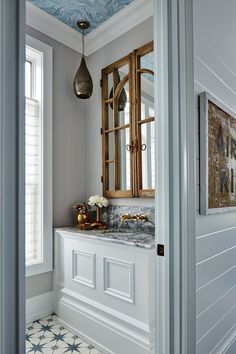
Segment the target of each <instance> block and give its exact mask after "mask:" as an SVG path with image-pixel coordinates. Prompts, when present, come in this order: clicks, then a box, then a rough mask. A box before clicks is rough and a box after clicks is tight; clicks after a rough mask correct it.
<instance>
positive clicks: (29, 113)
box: [25, 98, 42, 265]
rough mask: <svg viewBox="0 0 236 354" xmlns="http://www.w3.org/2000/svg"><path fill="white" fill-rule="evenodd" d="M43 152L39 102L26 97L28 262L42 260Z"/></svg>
mask: <svg viewBox="0 0 236 354" xmlns="http://www.w3.org/2000/svg"><path fill="white" fill-rule="evenodd" d="M40 164H41V154H40V122H39V104H38V102H37V101H36V100H32V99H29V98H27V99H26V112H25V237H26V246H25V247H26V264H27V265H29V264H34V263H38V262H40V260H41V258H42V251H41V200H40V199H41V198H40V196H41V178H40V176H41V174H40V169H41V166H40Z"/></svg>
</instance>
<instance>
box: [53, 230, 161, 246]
mask: <svg viewBox="0 0 236 354" xmlns="http://www.w3.org/2000/svg"><path fill="white" fill-rule="evenodd" d="M55 231H56V232H59V233H60V232H63V231H64V232H70V233H73V234H75V235H76V234H77V235H78V236H83V237H88V238H92V239H96V240H101V241H105V242H113V243H119V244H123V245H128V246H135V247H140V248H145V249H153V248H154V247H155V238H154V236H153V235H150V234H147V233H144V232H134V231H133V230H129V229H122V230H117V229H107V230H88V231H83V230H79V229H78V228H76V227H60V228H56V229H55Z"/></svg>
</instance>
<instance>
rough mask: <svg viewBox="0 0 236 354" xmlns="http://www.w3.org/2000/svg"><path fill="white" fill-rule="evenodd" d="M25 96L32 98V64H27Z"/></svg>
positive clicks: (28, 62)
mask: <svg viewBox="0 0 236 354" xmlns="http://www.w3.org/2000/svg"><path fill="white" fill-rule="evenodd" d="M25 96H26V97H32V63H31V62H30V61H28V60H27V61H26V62H25Z"/></svg>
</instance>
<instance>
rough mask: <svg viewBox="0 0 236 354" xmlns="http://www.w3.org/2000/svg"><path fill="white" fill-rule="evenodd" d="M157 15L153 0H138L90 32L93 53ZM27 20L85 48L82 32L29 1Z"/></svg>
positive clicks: (88, 46) (89, 48) (89, 45)
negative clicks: (82, 43) (82, 41)
mask: <svg viewBox="0 0 236 354" xmlns="http://www.w3.org/2000/svg"><path fill="white" fill-rule="evenodd" d="M152 15H153V0H135V1H133V2H132V3H131V4H130V5H128V6H126V7H125V8H124V9H122V10H121V11H119V12H118V13H117V14H115V15H114V16H112V17H110V18H109V19H108V20H107V21H105V22H104V23H103V24H102V25H100V26H99V27H98V28H97V29H95V30H93V31H92V32H90V33H89V34H88V35H87V36H86V51H85V55H87V56H88V55H90V54H93V53H94V52H96V51H97V50H99V49H101V48H102V47H104V46H105V45H106V44H108V43H110V42H111V41H113V40H114V39H116V38H118V37H119V36H121V35H122V34H124V33H125V32H127V31H129V30H130V29H132V28H133V27H135V26H137V25H138V24H140V23H142V22H143V21H145V20H147V19H148V18H150V17H151V16H152ZM26 23H27V25H29V26H31V27H33V28H34V29H36V30H38V31H40V32H42V33H44V34H46V35H47V36H49V37H51V38H53V39H55V40H57V41H58V42H61V43H63V44H64V45H66V46H68V47H70V48H72V49H74V50H76V51H77V52H79V53H81V52H82V45H81V34H80V33H79V32H77V31H76V30H74V29H72V28H71V27H69V26H67V25H66V24H64V23H63V22H61V21H59V20H58V19H57V18H55V17H54V16H51V15H49V14H48V13H46V12H45V11H43V10H41V9H39V8H38V7H37V6H35V5H33V4H31V3H29V2H28V1H26Z"/></svg>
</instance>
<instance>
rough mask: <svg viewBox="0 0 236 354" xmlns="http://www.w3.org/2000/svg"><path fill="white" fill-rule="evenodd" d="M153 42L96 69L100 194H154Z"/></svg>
mask: <svg viewBox="0 0 236 354" xmlns="http://www.w3.org/2000/svg"><path fill="white" fill-rule="evenodd" d="M153 59H154V54H153V43H152V42H151V43H148V44H146V45H144V46H143V47H141V48H138V49H136V50H134V51H133V52H132V53H130V54H129V55H127V56H125V57H123V58H121V59H120V60H118V61H116V62H115V63H112V64H111V65H109V66H107V67H106V68H104V69H103V70H102V80H101V84H102V139H103V179H102V181H103V194H104V196H106V197H107V198H122V197H123V198H130V197H154V196H155V110H154V64H153Z"/></svg>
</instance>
